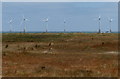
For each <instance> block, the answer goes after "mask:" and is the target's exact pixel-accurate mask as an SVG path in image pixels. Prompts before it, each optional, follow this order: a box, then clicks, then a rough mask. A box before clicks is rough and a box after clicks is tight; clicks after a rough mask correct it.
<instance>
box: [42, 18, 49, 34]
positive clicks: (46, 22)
mask: <svg viewBox="0 0 120 79" xmlns="http://www.w3.org/2000/svg"><path fill="white" fill-rule="evenodd" d="M48 21H49V19H48V18H45V19H44V20H43V22H44V23H45V30H46V33H47V32H48V30H47V27H48Z"/></svg>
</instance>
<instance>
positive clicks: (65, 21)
mask: <svg viewBox="0 0 120 79" xmlns="http://www.w3.org/2000/svg"><path fill="white" fill-rule="evenodd" d="M65 27H66V20H64V33H65V32H66V29H65Z"/></svg>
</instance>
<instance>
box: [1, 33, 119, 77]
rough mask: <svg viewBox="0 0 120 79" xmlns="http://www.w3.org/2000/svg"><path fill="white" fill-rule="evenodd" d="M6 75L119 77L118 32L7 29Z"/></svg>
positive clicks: (3, 45) (4, 36) (5, 41)
mask: <svg viewBox="0 0 120 79" xmlns="http://www.w3.org/2000/svg"><path fill="white" fill-rule="evenodd" d="M2 38H3V39H2V43H3V44H2V49H3V51H2V56H3V57H2V59H3V63H2V64H3V76H4V77H117V75H118V34H117V33H103V34H102V33H101V34H98V33H25V34H23V33H3V35H2Z"/></svg>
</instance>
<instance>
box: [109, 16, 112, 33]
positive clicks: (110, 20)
mask: <svg viewBox="0 0 120 79" xmlns="http://www.w3.org/2000/svg"><path fill="white" fill-rule="evenodd" d="M112 21H113V19H111V18H110V19H109V22H110V26H109V27H110V33H111V32H112V30H111V22H112Z"/></svg>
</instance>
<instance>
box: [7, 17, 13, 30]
mask: <svg viewBox="0 0 120 79" xmlns="http://www.w3.org/2000/svg"><path fill="white" fill-rule="evenodd" d="M8 23H9V24H10V32H12V23H13V20H12V19H10V20H9V22H8Z"/></svg>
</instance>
